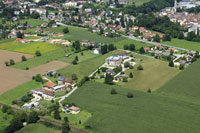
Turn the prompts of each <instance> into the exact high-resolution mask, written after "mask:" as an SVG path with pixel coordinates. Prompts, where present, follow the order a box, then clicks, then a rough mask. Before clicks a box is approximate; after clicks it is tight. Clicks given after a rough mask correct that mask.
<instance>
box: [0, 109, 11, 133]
mask: <svg viewBox="0 0 200 133" xmlns="http://www.w3.org/2000/svg"><path fill="white" fill-rule="evenodd" d="M11 120H12V115H8V114H6V113H3V112H2V110H1V109H0V133H3V131H4V129H5V128H6V127H7V126H8V125H9V123H10V121H11Z"/></svg>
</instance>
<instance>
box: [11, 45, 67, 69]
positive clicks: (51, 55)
mask: <svg viewBox="0 0 200 133" xmlns="http://www.w3.org/2000/svg"><path fill="white" fill-rule="evenodd" d="M69 51H70V49H68V48H62V49H58V50H55V51H51V52H47V53H44V54H42V56H39V57H34V58H31V59H29V60H27V61H25V62H19V63H17V64H15V65H13V66H12V67H14V68H18V69H23V70H24V69H26V67H28V68H32V67H36V66H39V65H41V64H45V63H48V62H50V61H53V60H56V59H59V58H62V57H64V56H65V55H66V54H67V53H69Z"/></svg>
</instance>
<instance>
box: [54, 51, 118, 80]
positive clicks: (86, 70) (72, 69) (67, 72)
mask: <svg viewBox="0 0 200 133" xmlns="http://www.w3.org/2000/svg"><path fill="white" fill-rule="evenodd" d="M115 53H116V51H113V52H109V53H108V54H105V55H101V56H96V57H95V55H94V58H90V59H88V60H85V61H82V62H80V63H78V64H77V65H69V66H67V67H66V68H63V69H61V70H59V71H58V73H60V74H62V75H63V76H65V77H71V75H72V74H76V75H77V76H78V80H81V79H82V78H83V77H84V76H89V75H90V74H91V73H92V72H93V71H95V70H96V69H97V68H98V67H99V66H101V65H102V64H103V63H104V62H105V59H106V58H107V57H109V56H111V55H114V54H115Z"/></svg>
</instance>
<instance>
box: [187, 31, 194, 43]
mask: <svg viewBox="0 0 200 133" xmlns="http://www.w3.org/2000/svg"><path fill="white" fill-rule="evenodd" d="M195 37H196V35H195V33H194V31H191V32H189V33H188V35H187V37H186V38H185V39H186V40H187V41H192V40H193V39H194V38H195Z"/></svg>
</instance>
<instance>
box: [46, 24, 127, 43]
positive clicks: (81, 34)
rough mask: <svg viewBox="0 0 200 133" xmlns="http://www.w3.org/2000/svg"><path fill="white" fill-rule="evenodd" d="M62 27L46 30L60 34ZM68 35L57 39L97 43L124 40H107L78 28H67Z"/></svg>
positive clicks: (107, 38)
mask: <svg viewBox="0 0 200 133" xmlns="http://www.w3.org/2000/svg"><path fill="white" fill-rule="evenodd" d="M63 28H65V27H64V26H60V27H56V28H47V29H46V30H51V31H54V32H58V33H62V30H63ZM68 29H69V33H68V34H65V35H64V37H59V38H61V39H66V40H71V41H76V40H79V41H82V40H89V41H95V42H99V43H109V42H113V41H118V40H122V39H124V38H122V37H117V38H109V37H104V36H100V35H98V34H97V33H91V32H90V31H88V30H87V29H84V28H78V27H71V26H68Z"/></svg>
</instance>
